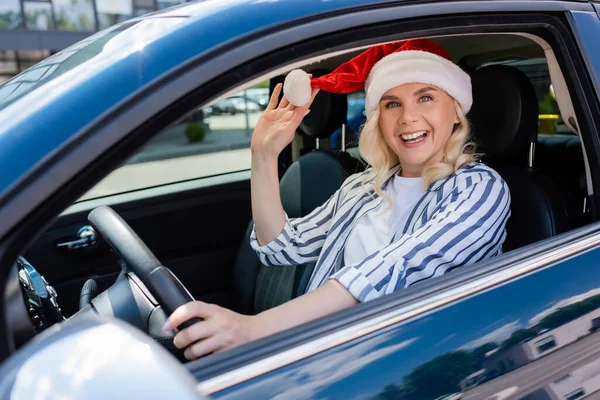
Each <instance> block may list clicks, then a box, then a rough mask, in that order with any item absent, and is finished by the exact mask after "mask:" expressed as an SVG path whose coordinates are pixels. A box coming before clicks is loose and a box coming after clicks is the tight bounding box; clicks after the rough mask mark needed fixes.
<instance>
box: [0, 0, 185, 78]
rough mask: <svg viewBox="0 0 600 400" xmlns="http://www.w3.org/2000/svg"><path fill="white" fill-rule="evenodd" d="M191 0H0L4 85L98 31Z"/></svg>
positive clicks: (0, 59) (0, 62)
mask: <svg viewBox="0 0 600 400" xmlns="http://www.w3.org/2000/svg"><path fill="white" fill-rule="evenodd" d="M187 1H188V0H0V84H2V83H3V82H5V81H7V80H8V79H10V78H11V77H13V76H14V75H16V74H18V73H20V72H22V71H24V70H25V69H27V68H29V67H31V66H32V65H34V64H37V63H38V62H40V61H42V60H43V59H45V58H46V57H48V56H50V55H51V54H54V53H56V52H58V51H60V50H63V49H65V48H66V47H68V46H70V45H72V44H74V43H76V42H78V41H80V40H82V39H85V38H86V37H87V36H89V35H91V34H92V33H94V32H97V31H99V30H102V29H104V28H107V27H109V26H111V25H114V24H116V23H119V22H121V21H125V20H127V19H130V18H133V17H136V16H140V15H143V14H147V13H150V12H153V11H155V10H160V9H163V8H167V7H171V6H175V5H178V4H182V3H185V2H187Z"/></svg>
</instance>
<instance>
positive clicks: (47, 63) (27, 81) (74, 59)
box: [0, 18, 185, 110]
mask: <svg viewBox="0 0 600 400" xmlns="http://www.w3.org/2000/svg"><path fill="white" fill-rule="evenodd" d="M184 20H185V18H146V19H138V20H132V21H127V22H124V23H122V24H119V25H115V26H113V27H110V28H108V29H105V30H103V31H101V32H98V33H96V34H95V35H92V36H90V37H88V38H86V39H84V40H82V41H81V42H78V43H76V44H74V45H73V46H71V47H68V48H66V49H65V50H62V51H60V52H59V53H56V54H54V55H52V56H50V57H48V58H46V59H45V60H43V61H42V62H40V63H38V64H36V65H35V66H33V67H31V68H29V69H28V70H26V71H24V72H22V73H21V74H19V75H17V76H15V77H14V78H12V79H10V80H9V81H7V82H5V83H4V84H3V85H1V86H0V110H1V109H3V108H5V107H7V106H8V105H10V104H12V103H14V102H15V101H17V100H18V99H20V98H22V97H23V96H25V95H26V94H28V93H31V92H32V91H33V90H35V89H36V88H38V87H40V86H42V85H44V84H46V83H48V82H50V81H52V80H53V79H56V78H57V77H59V76H61V75H62V74H64V73H66V72H68V71H71V70H73V69H74V68H76V67H78V66H80V65H82V64H84V63H85V62H87V61H90V60H92V59H93V58H95V57H97V56H99V55H106V54H115V53H117V52H119V53H121V54H129V53H130V52H131V51H135V49H138V48H142V47H143V46H144V45H145V44H146V43H148V42H149V41H150V40H152V39H154V38H156V37H157V36H159V35H161V34H163V33H164V32H165V31H166V30H167V29H169V28H171V27H172V26H173V25H175V24H178V23H181V22H182V21H184ZM124 50H129V51H124ZM82 72H83V71H82ZM88 72H89V71H88Z"/></svg>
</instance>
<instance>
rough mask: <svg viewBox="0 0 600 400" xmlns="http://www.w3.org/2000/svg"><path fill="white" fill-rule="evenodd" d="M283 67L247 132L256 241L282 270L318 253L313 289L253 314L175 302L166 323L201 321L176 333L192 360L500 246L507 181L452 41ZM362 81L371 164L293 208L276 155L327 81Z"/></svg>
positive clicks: (332, 86) (331, 85)
mask: <svg viewBox="0 0 600 400" xmlns="http://www.w3.org/2000/svg"><path fill="white" fill-rule="evenodd" d="M288 78H289V79H286V83H285V87H284V92H285V97H284V98H283V99H282V100H281V102H280V103H279V104H277V103H278V99H279V95H280V93H281V90H282V86H281V85H278V86H277V87H276V88H275V90H274V92H273V95H272V97H271V102H270V103H269V106H268V108H267V109H266V111H265V112H264V114H263V116H262V117H261V119H260V121H259V123H258V125H257V126H256V129H255V131H254V134H253V137H252V144H251V150H252V189H251V190H252V213H253V217H254V223H255V228H254V231H253V232H252V235H251V245H252V247H253V248H254V249H255V250H256V251H257V253H258V256H259V257H260V259H261V261H262V262H263V263H264V264H265V265H270V266H273V268H276V266H277V265H296V264H303V263H306V262H311V261H316V262H317V263H316V266H315V270H314V272H313V275H312V277H311V280H310V282H309V284H308V288H307V293H306V294H304V295H303V296H300V297H298V298H296V299H294V300H291V301H289V302H287V303H285V304H282V305H280V306H278V307H275V308H273V309H270V310H267V311H265V312H263V313H261V314H258V315H255V316H246V315H241V314H237V313H235V312H233V311H230V310H227V309H224V308H221V307H218V306H216V305H211V304H206V303H203V302H199V301H195V302H191V303H188V304H186V305H184V306H182V307H180V308H179V309H177V310H176V311H175V312H174V313H173V314H172V315H171V316H170V317H169V320H168V321H167V324H166V325H165V329H167V330H168V329H172V328H173V327H176V326H179V325H180V324H181V323H183V322H185V321H186V320H188V319H190V318H192V317H200V318H202V319H203V321H202V322H197V323H196V324H194V325H192V326H190V327H188V328H186V329H184V330H182V331H181V332H179V333H178V334H177V335H176V337H175V339H174V343H175V345H176V346H177V347H178V348H180V349H184V348H185V356H186V357H187V358H188V359H194V358H196V357H199V356H202V355H205V354H208V353H212V352H217V351H221V350H224V349H227V348H229V347H232V346H235V345H238V344H241V343H245V342H248V341H250V340H254V339H256V338H260V337H263V336H266V335H269V334H271V333H274V332H278V331H281V330H284V329H287V328H290V327H293V326H296V325H299V324H302V323H304V322H307V321H310V320H313V319H316V318H319V317H322V316H325V315H327V314H331V313H333V312H336V311H339V310H342V309H344V308H347V307H351V306H352V305H354V304H357V303H358V302H365V301H369V300H372V299H376V298H379V297H381V296H384V295H386V294H389V293H392V292H394V291H396V290H401V289H403V288H406V287H408V286H411V285H413V284H415V283H418V282H422V281H424V280H426V279H429V278H432V277H435V276H440V275H442V274H444V273H446V272H448V271H450V270H452V269H454V268H457V267H460V266H463V265H468V264H472V263H475V262H478V261H481V260H484V259H486V258H489V257H493V256H495V255H498V254H500V253H501V252H502V243H503V242H504V239H505V236H506V232H505V225H506V221H507V219H508V217H509V215H510V194H509V191H508V187H507V186H506V184H505V182H504V181H503V180H502V178H501V177H500V176H499V175H498V174H497V173H496V172H495V171H494V170H492V169H491V168H489V167H487V166H486V165H484V164H481V163H478V162H476V160H475V156H474V154H473V146H472V144H470V143H469V141H468V140H469V123H468V121H467V119H466V117H465V114H466V113H467V112H468V110H469V109H470V107H471V103H472V95H471V82H470V78H469V76H468V75H467V74H466V73H464V72H463V71H462V70H461V69H460V68H459V67H458V66H456V65H455V64H453V63H452V62H451V61H450V60H449V57H448V55H447V53H446V51H445V50H444V49H443V48H441V47H440V46H439V45H438V44H436V43H434V42H432V41H430V40H426V39H417V40H409V41H406V42H401V43H392V44H386V45H383V46H377V47H373V48H371V49H369V50H367V51H366V52H364V53H363V54H361V55H359V56H357V57H356V58H354V59H353V60H351V61H349V62H348V63H346V64H344V65H342V66H340V67H339V68H338V69H336V70H335V71H334V72H332V73H331V74H330V75H327V76H325V77H321V78H317V79H312V80H310V79H309V78H308V77H307V76H304V75H303V74H302V73H293V74H290V75H289V76H288ZM299 84H300V85H304V86H298V85H299ZM311 86H312V90H311ZM363 86H364V88H365V91H366V98H365V109H366V111H367V122H366V124H365V126H364V127H363V130H362V132H361V136H360V140H359V149H360V151H361V154H362V155H363V157H364V158H365V159H366V161H367V162H368V163H369V165H370V168H369V169H368V170H367V171H365V172H364V173H359V174H355V175H352V176H350V177H349V178H348V179H347V180H346V181H345V182H344V184H343V185H342V187H341V188H340V189H339V190H338V191H337V192H336V193H335V194H334V195H333V196H332V197H331V198H330V199H329V200H328V201H327V202H326V203H325V204H324V205H323V206H321V207H319V208H317V209H315V210H314V211H313V212H312V213H310V214H309V215H307V216H306V217H303V218H297V219H289V218H288V217H287V215H286V214H285V212H284V210H283V207H282V206H281V201H280V195H279V181H278V173H277V156H278V155H279V153H280V152H281V151H282V150H283V149H284V148H285V146H287V145H288V144H289V143H290V142H291V140H292V138H293V136H294V133H295V131H296V128H297V127H298V125H299V124H300V122H301V121H302V118H303V117H304V116H305V115H306V114H307V113H308V112H309V106H310V103H311V102H312V99H314V96H315V95H316V94H317V92H318V91H319V89H323V90H327V91H331V92H338V93H348V92H351V91H354V90H358V89H361V88H362V87H363ZM288 99H289V100H288ZM290 101H292V102H293V103H295V104H296V105H294V104H292V103H290Z"/></svg>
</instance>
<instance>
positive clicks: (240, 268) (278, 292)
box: [233, 92, 363, 314]
mask: <svg viewBox="0 0 600 400" xmlns="http://www.w3.org/2000/svg"><path fill="white" fill-rule="evenodd" d="M346 109H347V100H346V96H345V95H332V94H330V93H326V92H320V93H319V94H318V95H317V97H316V98H315V101H314V103H313V105H312V106H311V113H310V114H308V115H307V117H306V118H305V119H304V121H303V123H302V124H301V126H300V127H299V131H300V133H301V134H303V135H306V136H311V137H318V138H325V137H327V136H328V135H330V134H331V133H333V132H334V131H335V130H336V129H337V128H338V127H340V126H341V125H342V124H343V123H345V122H346ZM340 110H342V112H340ZM309 117H310V118H309ZM362 169H363V168H362V166H361V164H360V163H359V161H358V160H357V159H355V158H353V157H349V156H348V155H347V154H339V153H334V152H330V151H322V150H315V151H312V152H310V153H307V154H305V155H303V156H302V157H300V158H299V159H298V160H297V161H295V162H294V163H292V164H291V165H290V167H289V168H288V169H287V170H286V172H285V174H284V175H283V177H282V179H281V182H280V193H281V203H282V206H283V208H284V210H285V211H286V213H287V214H288V216H289V217H290V218H296V217H302V216H305V215H307V214H309V213H310V212H311V211H312V210H314V209H315V208H316V207H318V206H320V205H322V204H323V203H325V202H326V201H327V199H329V197H331V196H332V195H333V194H334V193H335V191H336V190H337V189H338V188H339V187H340V186H341V185H342V183H343V182H344V180H345V179H346V178H347V177H348V176H349V175H350V174H352V173H355V172H359V171H361V170H362ZM252 225H253V223H252V222H250V225H249V226H248V230H247V232H246V236H245V237H244V239H243V241H242V243H241V245H240V249H239V252H238V255H237V257H236V261H235V266H234V277H233V278H234V279H233V281H234V294H235V297H236V298H235V299H233V303H234V307H235V308H236V310H238V311H239V312H242V313H246V314H257V313H259V312H261V311H263V310H266V309H269V308H272V307H275V306H277V305H279V304H282V303H284V302H286V301H288V300H291V299H292V298H294V297H297V296H298V295H300V294H302V293H303V292H304V289H305V288H306V285H307V284H308V280H309V278H310V275H311V274H312V270H313V268H314V263H310V264H306V265H300V266H285V267H267V266H264V265H262V264H261V263H260V261H259V259H258V257H257V256H256V254H255V252H254V251H253V250H252V248H251V247H250V244H249V237H250V232H251V230H252Z"/></svg>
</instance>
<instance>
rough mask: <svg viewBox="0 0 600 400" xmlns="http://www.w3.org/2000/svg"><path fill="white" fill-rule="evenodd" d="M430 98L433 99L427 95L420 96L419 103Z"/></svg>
mask: <svg viewBox="0 0 600 400" xmlns="http://www.w3.org/2000/svg"><path fill="white" fill-rule="evenodd" d="M431 100H433V97H431V96H427V95H426V96H421V97H420V98H419V102H421V103H426V102H428V101H431Z"/></svg>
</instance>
